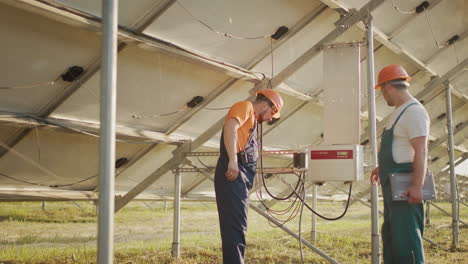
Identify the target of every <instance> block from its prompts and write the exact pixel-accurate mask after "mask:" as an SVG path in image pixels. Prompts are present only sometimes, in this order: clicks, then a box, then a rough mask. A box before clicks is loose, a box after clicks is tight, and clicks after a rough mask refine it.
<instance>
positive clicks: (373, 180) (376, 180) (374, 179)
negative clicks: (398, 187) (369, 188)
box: [371, 167, 379, 184]
mask: <svg viewBox="0 0 468 264" xmlns="http://www.w3.org/2000/svg"><path fill="white" fill-rule="evenodd" d="M371 183H372V184H378V183H379V167H377V168H375V169H374V170H372V173H371Z"/></svg>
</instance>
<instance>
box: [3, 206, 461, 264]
mask: <svg viewBox="0 0 468 264" xmlns="http://www.w3.org/2000/svg"><path fill="white" fill-rule="evenodd" d="M168 204H169V205H171V204H172V203H170V202H168ZM438 205H440V206H442V207H443V208H444V209H446V210H447V211H450V208H451V207H450V204H448V203H438ZM79 206H80V208H78V207H77V206H76V205H75V204H73V203H71V202H48V203H47V204H46V209H45V210H42V209H41V203H40V202H27V203H26V202H24V203H19V202H11V203H0V263H3V264H7V263H8V264H19V263H31V264H39V263H44V264H45V263H47V264H49V263H51V264H54V263H56V264H63V263H73V264H76V263H95V262H96V234H97V232H96V231H97V226H96V225H97V224H96V215H95V207H94V205H93V204H92V203H91V202H80V203H79ZM149 206H150V207H151V208H150V207H149ZM278 206H284V205H278ZM380 208H382V207H380ZM342 209H343V205H342V203H326V202H323V203H319V210H320V211H321V212H323V213H324V214H327V215H329V216H333V215H338V214H339V213H340V212H341V210H342ZM460 209H461V214H460V218H461V219H462V220H464V221H466V220H468V209H467V207H465V206H463V205H461V208H460ZM431 213H432V215H431V224H430V225H429V226H427V228H426V233H425V235H426V237H428V238H429V239H431V240H433V241H436V242H437V243H439V244H440V245H442V246H443V247H445V248H450V246H451V228H450V223H451V219H450V218H449V217H448V216H445V215H443V214H442V213H441V212H440V211H438V210H437V209H434V208H433V210H432V211H431ZM172 214H173V213H172V210H171V208H169V209H167V210H165V209H164V208H163V203H162V202H148V203H143V202H133V203H131V204H129V205H128V206H127V207H125V208H124V209H123V210H121V211H120V212H119V213H117V214H116V215H115V226H114V237H115V239H114V248H115V254H114V259H115V263H125V264H130V263H132V264H136V263H162V264H169V263H170V264H175V263H177V264H188V263H200V264H204V263H206V264H212V263H221V249H220V245H221V241H220V236H219V227H218V217H217V212H216V206H215V204H214V203H201V202H199V203H195V202H183V203H182V221H181V250H182V257H181V258H180V259H175V258H172V257H171V254H170V251H171V243H172ZM310 216H311V214H310V213H309V212H307V213H305V214H304V217H303V226H302V230H303V233H302V235H303V236H304V237H305V238H306V239H308V240H310V228H311V220H310ZM380 221H381V220H380ZM380 223H381V222H380ZM287 226H288V227H289V228H290V229H292V230H294V231H295V232H297V230H298V218H296V219H295V220H294V221H292V222H290V223H288V224H287ZM317 230H318V240H317V241H316V242H314V243H313V245H314V246H316V247H318V248H320V249H321V250H323V251H324V252H325V253H327V254H328V255H330V256H332V257H333V258H335V259H336V260H337V261H338V262H340V263H370V259H371V247H370V209H369V208H367V207H365V206H362V205H358V204H355V205H353V206H352V207H351V208H350V210H349V212H348V214H347V215H346V216H345V217H344V218H343V219H342V220H339V221H333V222H330V221H324V220H318V224H317ZM467 230H468V229H467V228H460V232H461V234H460V247H459V249H458V250H457V251H456V252H449V251H445V250H442V249H440V248H437V247H434V246H432V245H430V244H429V243H427V242H426V243H425V251H426V260H427V261H426V262H427V263H429V264H431V263H433V264H435V263H437V264H439V263H450V264H455V263H466V260H467V259H468V246H467V245H468V240H467V239H466V238H467V234H468V231H467ZM247 243H248V248H247V253H246V263H249V264H254V263H258V264H260V263H262V264H264V263H281V264H283V263H285V264H286V263H301V260H300V255H299V244H298V242H297V240H295V239H294V238H292V237H290V236H289V235H287V234H286V233H285V232H284V231H282V230H281V229H279V228H273V227H271V226H270V225H269V223H268V221H267V220H266V219H264V218H263V217H262V216H260V215H258V214H256V213H255V212H254V211H250V212H249V230H248V235H247ZM304 254H305V258H306V263H328V262H326V261H325V260H324V259H323V258H321V257H320V256H319V255H318V254H316V253H315V252H313V251H312V250H310V249H308V248H306V247H304Z"/></svg>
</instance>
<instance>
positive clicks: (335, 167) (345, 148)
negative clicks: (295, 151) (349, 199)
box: [307, 144, 364, 182]
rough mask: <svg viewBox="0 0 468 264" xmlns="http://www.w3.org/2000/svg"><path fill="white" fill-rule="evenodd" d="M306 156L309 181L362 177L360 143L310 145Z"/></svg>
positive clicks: (356, 178)
mask: <svg viewBox="0 0 468 264" xmlns="http://www.w3.org/2000/svg"><path fill="white" fill-rule="evenodd" d="M308 156H309V158H308V159H309V162H308V176H307V177H308V180H309V181H312V182H326V181H340V182H347V181H360V180H363V179H364V175H363V174H364V166H363V165H364V161H363V148H362V146H361V145H357V144H354V145H332V146H311V147H310V148H309V151H308Z"/></svg>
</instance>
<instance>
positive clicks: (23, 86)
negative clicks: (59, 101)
mask: <svg viewBox="0 0 468 264" xmlns="http://www.w3.org/2000/svg"><path fill="white" fill-rule="evenodd" d="M60 77H61V76H59V77H57V78H56V79H55V80H53V81H47V82H38V83H31V84H23V85H16V86H0V90H14V89H29V88H34V87H39V86H53V85H55V83H56V82H57V81H58V80H59V79H60Z"/></svg>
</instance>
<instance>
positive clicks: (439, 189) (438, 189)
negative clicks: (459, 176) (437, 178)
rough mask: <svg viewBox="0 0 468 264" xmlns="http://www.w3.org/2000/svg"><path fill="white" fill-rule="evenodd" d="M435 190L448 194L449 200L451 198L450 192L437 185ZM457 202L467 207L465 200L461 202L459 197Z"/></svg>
mask: <svg viewBox="0 0 468 264" xmlns="http://www.w3.org/2000/svg"><path fill="white" fill-rule="evenodd" d="M455 166H457V163H455ZM436 190H437V191H438V192H439V193H443V194H445V195H447V196H449V197H450V200H452V195H451V194H450V193H448V192H446V191H444V190H442V189H441V188H439V187H436ZM457 202H459V203H461V204H463V205H464V206H466V207H468V204H467V203H465V202H463V201H462V200H461V199H460V198H458V199H457Z"/></svg>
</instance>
